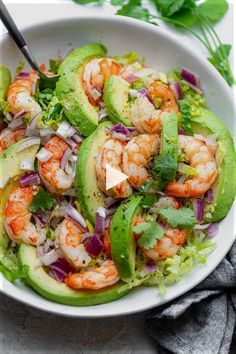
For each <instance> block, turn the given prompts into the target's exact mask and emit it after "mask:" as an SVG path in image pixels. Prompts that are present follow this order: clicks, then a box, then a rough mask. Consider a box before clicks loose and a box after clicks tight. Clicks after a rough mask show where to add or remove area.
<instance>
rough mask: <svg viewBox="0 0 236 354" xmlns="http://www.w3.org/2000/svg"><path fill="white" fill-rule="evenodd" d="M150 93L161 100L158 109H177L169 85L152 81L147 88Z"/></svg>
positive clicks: (164, 110) (169, 110)
mask: <svg viewBox="0 0 236 354" xmlns="http://www.w3.org/2000/svg"><path fill="white" fill-rule="evenodd" d="M149 93H150V95H153V96H156V97H158V98H161V100H162V102H161V105H160V110H161V111H163V112H168V113H169V112H175V113H177V112H178V111H179V107H178V104H177V102H176V99H175V96H174V94H173V92H172V90H171V88H170V87H169V86H167V85H166V84H164V83H162V82H160V81H154V82H153V83H152V84H151V85H150V88H149Z"/></svg>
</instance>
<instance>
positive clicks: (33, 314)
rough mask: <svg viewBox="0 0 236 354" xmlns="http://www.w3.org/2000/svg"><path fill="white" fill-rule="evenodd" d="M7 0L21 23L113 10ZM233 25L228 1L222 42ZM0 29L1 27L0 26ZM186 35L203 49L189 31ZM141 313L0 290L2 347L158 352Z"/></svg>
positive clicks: (35, 350) (47, 1) (63, 2)
mask: <svg viewBox="0 0 236 354" xmlns="http://www.w3.org/2000/svg"><path fill="white" fill-rule="evenodd" d="M5 2H6V3H8V6H9V9H10V11H11V12H12V14H13V17H14V19H15V21H16V22H17V23H18V25H19V26H25V25H27V24H32V23H36V22H41V21H45V20H50V19H52V18H61V17H64V16H76V15H78V16H83V15H86V14H93V13H95V12H96V13H98V12H101V13H103V14H113V13H114V9H113V8H112V7H111V6H109V5H106V6H103V7H101V6H93V5H90V6H88V7H85V6H77V5H74V4H72V3H71V2H70V1H69V0H51V1H50V0H25V1H20V0H18V1H12V0H5ZM144 2H146V1H144ZM59 3H60V5H59ZM43 4H44V6H43ZM45 4H46V5H45ZM232 27H233V7H232V6H231V8H230V11H229V12H228V14H227V15H226V16H225V18H224V19H223V20H222V21H221V22H220V23H219V24H217V31H218V33H219V34H220V36H221V38H222V40H223V41H224V42H226V43H231V44H232V43H233V30H232ZM1 32H2V33H4V32H5V30H4V29H3V28H2V31H1V29H0V33H1ZM186 41H189V43H191V45H194V46H197V47H198V48H199V50H201V51H202V52H203V53H204V54H206V53H205V52H204V49H203V48H202V47H201V46H200V45H199V44H198V43H197V42H195V41H193V40H192V39H190V38H189V36H188V35H186ZM231 60H233V59H232V58H231ZM145 315H146V313H141V314H137V315H132V316H126V317H116V318H109V319H96V320H88V319H70V318H62V317H57V316H53V315H51V314H48V313H44V312H41V311H38V310H34V309H32V308H30V307H28V306H25V305H22V304H20V303H17V302H16V301H14V300H11V299H9V298H7V297H6V296H4V295H2V294H0V353H3V354H7V353H40V354H41V353H91V354H92V353H122V354H126V353H127V354H128V353H142V354H149V353H156V352H157V350H156V348H155V345H154V343H153V342H152V340H151V339H150V338H149V337H148V336H147V335H146V333H145V329H144V326H145V322H144V318H145Z"/></svg>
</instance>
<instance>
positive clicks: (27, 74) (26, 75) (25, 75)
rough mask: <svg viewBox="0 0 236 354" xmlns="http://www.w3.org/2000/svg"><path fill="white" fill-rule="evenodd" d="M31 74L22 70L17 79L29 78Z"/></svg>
mask: <svg viewBox="0 0 236 354" xmlns="http://www.w3.org/2000/svg"><path fill="white" fill-rule="evenodd" d="M29 76H30V73H27V72H24V71H21V72H20V73H19V74H18V75H17V79H28V77H29Z"/></svg>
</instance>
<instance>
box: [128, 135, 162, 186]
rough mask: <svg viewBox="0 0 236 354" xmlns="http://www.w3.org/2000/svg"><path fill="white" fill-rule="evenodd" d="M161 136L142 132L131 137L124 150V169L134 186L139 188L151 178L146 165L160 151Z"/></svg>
mask: <svg viewBox="0 0 236 354" xmlns="http://www.w3.org/2000/svg"><path fill="white" fill-rule="evenodd" d="M158 147H159V137H158V135H157V134H141V135H139V136H137V137H134V138H133V139H131V140H130V141H129V142H128V144H127V145H126V146H125V148H124V151H123V165H122V167H123V171H124V173H125V174H127V175H128V176H129V178H128V181H129V183H130V184H131V186H132V187H134V188H136V189H139V188H140V186H141V184H142V183H144V182H147V181H148V179H150V176H149V175H148V172H147V169H146V166H147V164H148V162H149V161H150V160H151V158H152V157H153V156H154V155H156V154H157V153H158Z"/></svg>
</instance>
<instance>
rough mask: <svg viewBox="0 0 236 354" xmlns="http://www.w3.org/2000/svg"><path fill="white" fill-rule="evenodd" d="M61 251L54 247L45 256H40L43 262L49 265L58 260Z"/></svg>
mask: <svg viewBox="0 0 236 354" xmlns="http://www.w3.org/2000/svg"><path fill="white" fill-rule="evenodd" d="M59 256H60V255H59V252H58V250H57V249H55V248H54V249H52V250H51V251H49V252H48V253H45V254H44V255H43V256H41V257H40V260H41V262H42V263H43V264H44V265H45V266H49V265H50V264H52V263H54V262H56V260H57V259H58V258H59Z"/></svg>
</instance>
